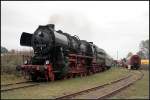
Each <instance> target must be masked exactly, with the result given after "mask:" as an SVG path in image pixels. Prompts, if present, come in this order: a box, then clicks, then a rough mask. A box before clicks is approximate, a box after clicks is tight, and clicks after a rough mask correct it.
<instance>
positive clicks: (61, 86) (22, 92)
mask: <svg viewBox="0 0 150 100" xmlns="http://www.w3.org/2000/svg"><path fill="white" fill-rule="evenodd" d="M129 73H130V71H129V70H127V69H123V68H116V67H113V68H111V69H110V70H108V71H105V72H102V73H98V74H95V75H91V76H88V77H82V78H80V77H78V78H74V79H69V80H60V81H55V82H47V83H46V82H44V83H42V84H41V85H39V86H34V87H30V88H24V89H19V90H14V91H8V92H4V93H1V98H2V99H53V98H55V97H57V96H61V95H64V94H68V93H69V94H70V93H73V92H77V91H80V90H83V89H87V88H91V87H95V86H97V85H102V84H105V83H107V82H110V81H113V80H115V79H119V78H121V77H124V76H126V75H127V74H129Z"/></svg>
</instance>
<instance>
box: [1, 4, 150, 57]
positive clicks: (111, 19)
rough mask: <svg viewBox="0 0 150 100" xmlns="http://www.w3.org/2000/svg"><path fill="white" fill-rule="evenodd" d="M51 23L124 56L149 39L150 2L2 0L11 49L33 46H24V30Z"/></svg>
mask: <svg viewBox="0 0 150 100" xmlns="http://www.w3.org/2000/svg"><path fill="white" fill-rule="evenodd" d="M48 23H53V24H55V25H56V30H59V29H60V30H62V31H64V32H67V33H69V34H71V35H78V36H79V38H80V39H81V40H87V41H92V42H94V44H96V45H97V46H98V47H100V48H103V49H104V50H105V51H106V52H107V53H108V54H110V55H111V56H112V57H113V58H115V59H116V57H117V50H118V57H119V59H120V58H123V57H125V56H126V55H127V54H128V52H133V53H136V52H137V51H138V50H139V43H140V42H141V41H142V40H146V39H149V2H148V1H70V2H69V1H62V2H61V1H28V2H27V1H1V45H2V46H4V47H6V48H8V49H9V50H11V49H18V50H23V49H25V50H29V47H28V48H27V47H22V46H20V36H21V33H22V32H28V33H33V32H34V31H35V29H36V28H37V27H38V25H46V24H48ZM30 49H31V48H30Z"/></svg>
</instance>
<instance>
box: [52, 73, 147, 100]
mask: <svg viewBox="0 0 150 100" xmlns="http://www.w3.org/2000/svg"><path fill="white" fill-rule="evenodd" d="M143 76H144V74H143V73H142V72H141V71H135V72H133V74H131V75H128V76H126V77H124V78H121V79H118V80H115V81H112V82H110V83H106V84H104V85H100V86H97V87H94V88H90V89H86V90H83V91H80V92H76V93H72V94H68V95H64V96H61V97H56V98H55V99H104V98H107V97H109V96H111V95H113V94H115V93H117V92H119V91H121V90H122V89H124V88H126V87H128V86H130V85H131V84H133V83H134V82H136V81H137V80H140V79H142V78H143Z"/></svg>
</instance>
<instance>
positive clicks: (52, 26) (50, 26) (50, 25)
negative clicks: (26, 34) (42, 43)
mask: <svg viewBox="0 0 150 100" xmlns="http://www.w3.org/2000/svg"><path fill="white" fill-rule="evenodd" d="M47 26H48V27H49V28H52V29H55V25H54V24H48V25H47Z"/></svg>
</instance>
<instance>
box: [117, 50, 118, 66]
mask: <svg viewBox="0 0 150 100" xmlns="http://www.w3.org/2000/svg"><path fill="white" fill-rule="evenodd" d="M117 67H118V50H117Z"/></svg>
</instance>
